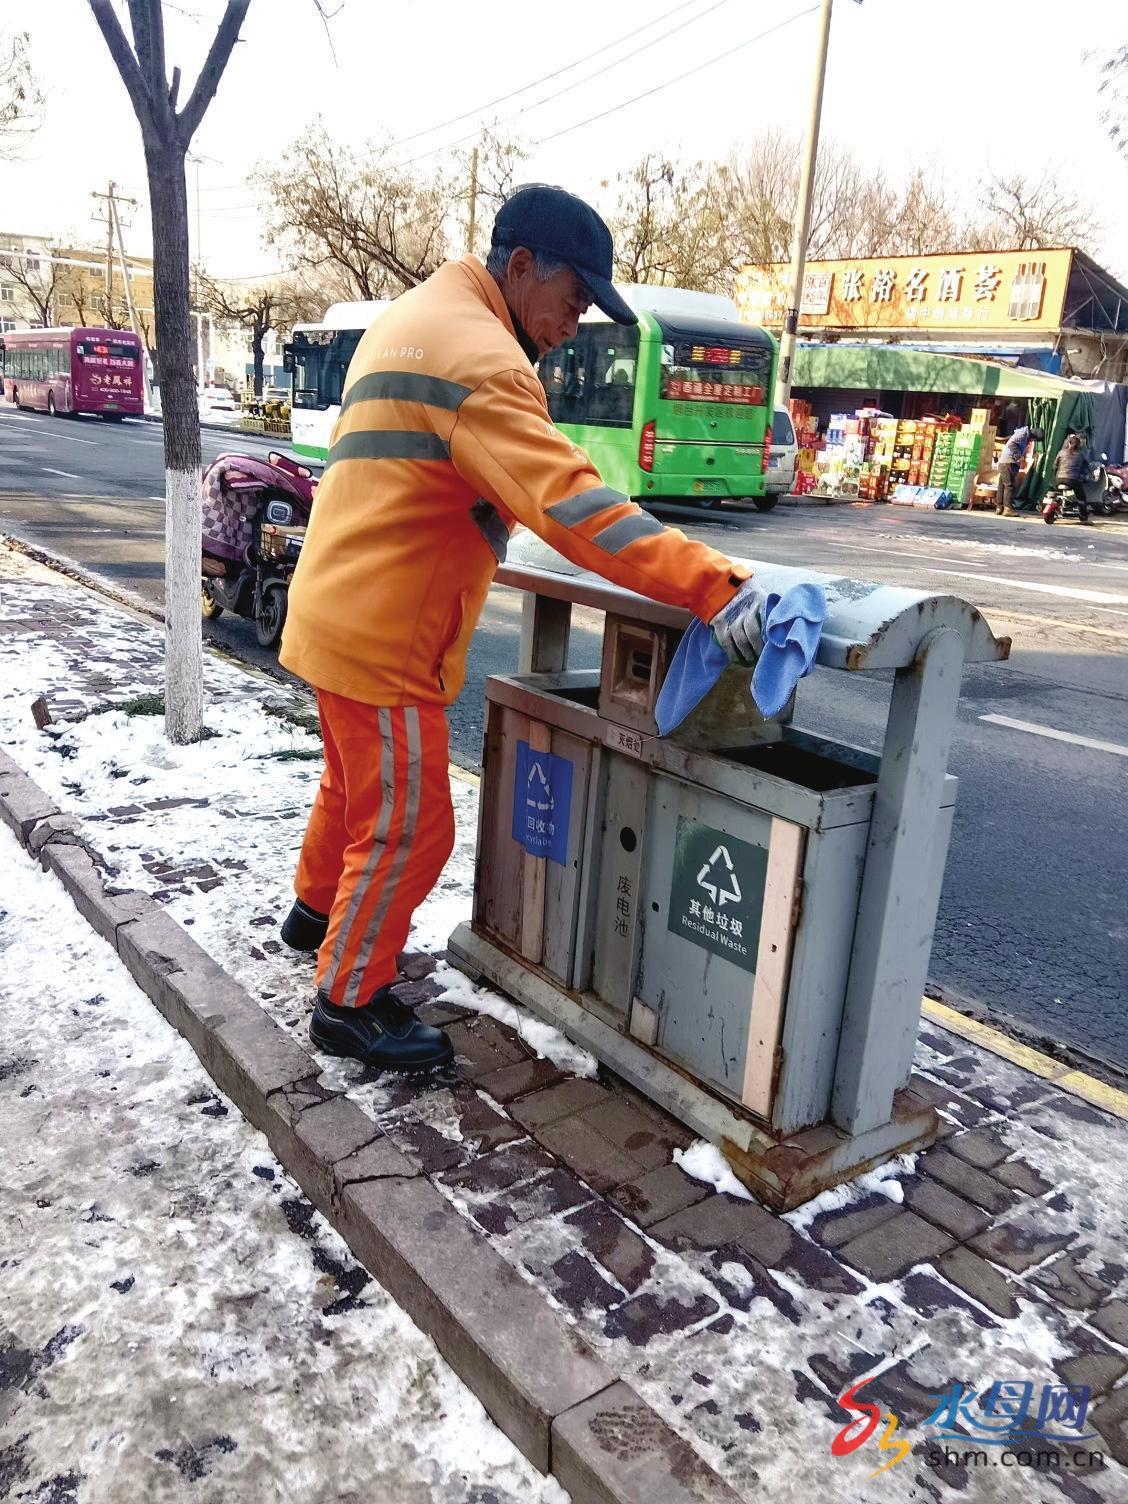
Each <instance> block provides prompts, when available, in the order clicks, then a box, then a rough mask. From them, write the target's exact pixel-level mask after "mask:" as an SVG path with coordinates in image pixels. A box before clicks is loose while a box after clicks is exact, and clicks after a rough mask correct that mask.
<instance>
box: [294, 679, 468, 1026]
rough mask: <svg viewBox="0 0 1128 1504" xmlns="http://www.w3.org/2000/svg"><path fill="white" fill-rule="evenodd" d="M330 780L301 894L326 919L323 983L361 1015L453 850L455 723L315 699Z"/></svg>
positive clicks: (438, 716) (430, 713)
mask: <svg viewBox="0 0 1128 1504" xmlns="http://www.w3.org/2000/svg"><path fill="white" fill-rule="evenodd" d="M317 710H318V715H319V716H320V719H321V735H322V740H323V742H324V745H325V772H324V773H323V774H322V777H321V786H320V788H319V789H318V791H317V798H316V799H315V800H314V805H313V809H312V811H311V812H310V817H309V823H308V825H307V826H306V833H305V839H304V841H303V842H302V853H301V857H300V859H299V861H298V870H297V875H296V877H295V879H294V888H295V891H296V892H297V895H298V897H299V898H300V899H301V900H302V902H303V903H304V904H307V905H308V906H309V907H310V908H311V909H316V910H317V911H318V912H319V913H322V914H324V913H327V914H328V915H329V932H328V934H327V935H326V937H325V942H324V944H323V945H322V947H321V949H320V950H319V951H318V953H317V985H318V987H319V988H320V989H321V991H323V992H325V993H326V994H327V995H328V997H329V998H330V999H331V1000H332V1001H333V1002H335V1003H339V1004H342V1005H344V1006H346V1007H361V1006H363V1005H364V1004H365V1003H367V1002H368V1000H369V998H370V997H371V996H372V994H373V993H374V992H375V991H376V990H377V989H378V988H380V987H383V986H386V985H387V984H388V983H389V982H393V981H394V980H395V978H396V974H397V971H396V957H397V956H398V954H399V953H400V951H402V950H403V948H404V945H405V943H406V941H407V936H408V931H409V930H410V928H411V916H412V913H413V912H414V910H415V909H416V908H417V906H418V905H419V904H420V903H422V902H423V900H424V899H425V898H426V897H427V894H428V893H429V892H430V891H431V889H432V888H433V887H434V885H435V883H436V882H437V881H438V878H439V874H440V873H441V872H442V870H443V867H444V866H445V865H446V861H447V858H448V857H449V856H450V853H451V851H452V849H453V847H454V811H453V809H452V807H451V801H450V774H449V752H448V738H447V722H446V714H445V712H444V710H443V707H442V706H440V705H409V706H406V707H403V706H376V705H363V704H361V703H360V702H359V701H358V700H349V699H346V698H345V697H344V696H343V695H334V694H329V693H327V692H326V691H324V690H318V691H317Z"/></svg>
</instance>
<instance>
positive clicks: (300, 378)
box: [284, 299, 388, 462]
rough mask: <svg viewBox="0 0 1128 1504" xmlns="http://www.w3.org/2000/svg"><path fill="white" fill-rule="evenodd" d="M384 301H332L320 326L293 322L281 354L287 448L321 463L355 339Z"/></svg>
mask: <svg viewBox="0 0 1128 1504" xmlns="http://www.w3.org/2000/svg"><path fill="white" fill-rule="evenodd" d="M387 306H388V301H387V300H386V299H384V300H379V299H378V300H376V301H374V302H369V303H334V304H333V305H332V306H331V307H330V308H328V309H327V310H326V313H325V317H324V319H323V320H322V322H321V323H320V324H295V325H294V333H293V336H292V338H291V340H290V342H289V344H287V345H286V347H285V351H284V358H285V362H286V369H287V370H288V371H289V372H290V382H291V390H292V394H293V395H292V397H291V402H290V432H291V435H292V441H291V446H290V447H291V448H292V449H293V450H294V452H295V454H300V455H301V456H302V457H303V458H304V459H310V460H320V461H322V462H324V460H325V456H326V454H327V453H328V450H329V435H330V434H331V433H332V432H333V425H334V423H336V421H337V415H338V414H339V413H340V411H341V392H342V391H343V389H344V385H345V376H346V374H347V372H348V369H349V361H351V360H352V358H353V354H354V353H355V351H356V347H357V345H359V344H360V337H361V335H362V334H363V333H364V331H365V330H366V329H367V328H368V326H369V324H371V323H372V321H373V319H374V318H375V317H376V316H377V314H379V313H382V312H383V311H384V309H385V308H387Z"/></svg>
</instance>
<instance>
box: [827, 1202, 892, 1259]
mask: <svg viewBox="0 0 1128 1504" xmlns="http://www.w3.org/2000/svg"><path fill="white" fill-rule="evenodd" d="M900 1210H901V1208H900V1206H898V1204H897V1202H896V1201H891V1200H890V1199H889V1197H888V1196H883V1195H881V1193H880V1192H878V1191H874V1192H873V1193H872V1194H871V1195H869V1196H867V1197H865V1198H863V1199H862V1200H860V1201H855V1202H852V1203H851V1205H850V1206H849V1208H848V1209H847V1210H844V1211H839V1212H824V1213H823V1214H822V1215H821V1216H818V1217H816V1218H815V1219H814V1221H813V1222H812V1223H811V1225H810V1228H809V1231H810V1234H811V1236H812V1237H813V1238H814V1239H815V1240H816V1241H817V1242H819V1243H822V1244H823V1245H824V1246H825V1247H827V1248H841V1247H842V1246H843V1244H845V1243H849V1242H850V1241H851V1240H852V1239H854V1238H859V1237H861V1235H862V1234H863V1233H866V1232H872V1231H873V1229H874V1228H875V1227H880V1226H881V1224H882V1223H883V1222H888V1221H889V1220H890V1219H891V1218H893V1217H895V1216H896V1215H897V1213H898V1212H899V1211H900Z"/></svg>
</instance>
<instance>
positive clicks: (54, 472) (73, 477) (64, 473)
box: [40, 465, 82, 480]
mask: <svg viewBox="0 0 1128 1504" xmlns="http://www.w3.org/2000/svg"><path fill="white" fill-rule="evenodd" d="M40 468H41V469H43V470H45V471H46V472H47V474H48V475H62V476H65V478H66V479H67V480H81V479H82V476H81V475H76V474H75V473H74V471H73V470H52V469H51V466H50V465H43V466H41V467H40Z"/></svg>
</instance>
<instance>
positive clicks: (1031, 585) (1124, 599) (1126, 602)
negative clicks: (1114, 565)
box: [929, 569, 1128, 606]
mask: <svg viewBox="0 0 1128 1504" xmlns="http://www.w3.org/2000/svg"><path fill="white" fill-rule="evenodd" d="M929 574H950V575H954V576H955V577H956V578H957V579H959V580H980V581H982V582H983V583H984V584H988V585H1013V586H1014V587H1015V588H1016V589H1018V590H1032V591H1034V592H1035V594H1037V595H1058V596H1062V597H1063V598H1064V599H1065V600H1070V601H1093V602H1094V603H1101V604H1104V605H1106V606H1128V595H1107V594H1105V593H1104V592H1103V591H1100V590H1073V589H1070V587H1069V586H1068V585H1043V584H1041V583H1040V581H1038V580H1013V579H1011V578H1010V577H1009V576H1007V575H1002V574H971V573H969V572H968V571H967V570H964V569H930V570H929Z"/></svg>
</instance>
